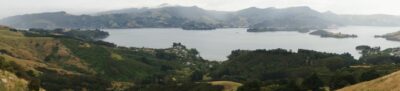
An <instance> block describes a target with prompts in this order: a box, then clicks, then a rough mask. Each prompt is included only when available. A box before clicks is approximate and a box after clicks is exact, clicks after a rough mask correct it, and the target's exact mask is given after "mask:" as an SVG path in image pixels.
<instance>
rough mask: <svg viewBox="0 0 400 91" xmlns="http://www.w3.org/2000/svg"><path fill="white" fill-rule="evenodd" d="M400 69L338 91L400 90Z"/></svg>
mask: <svg viewBox="0 0 400 91" xmlns="http://www.w3.org/2000/svg"><path fill="white" fill-rule="evenodd" d="M398 78H400V71H397V72H394V73H391V74H389V75H386V76H383V77H380V78H377V79H374V80H370V81H366V82H362V83H358V84H355V85H352V86H348V87H345V88H342V89H339V90H338V91H398V90H400V84H398V83H399V82H400V79H398Z"/></svg>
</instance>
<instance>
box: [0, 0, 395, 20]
mask: <svg viewBox="0 0 400 91" xmlns="http://www.w3.org/2000/svg"><path fill="white" fill-rule="evenodd" d="M161 4H169V5H180V6H198V7H200V8H204V9H208V10H219V11H236V10H240V9H245V8H248V7H258V8H268V7H276V8H285V7H293V6H309V7H311V8H312V9H315V10H317V11H320V12H325V11H331V12H334V13H338V14H391V15H400V5H399V4H400V0H0V12H1V13H0V18H4V17H8V16H13V15H21V14H29V13H40V12H55V11H66V12H68V13H71V14H90V13H95V12H100V11H107V10H115V9H123V8H140V7H158V6H159V5H161Z"/></svg>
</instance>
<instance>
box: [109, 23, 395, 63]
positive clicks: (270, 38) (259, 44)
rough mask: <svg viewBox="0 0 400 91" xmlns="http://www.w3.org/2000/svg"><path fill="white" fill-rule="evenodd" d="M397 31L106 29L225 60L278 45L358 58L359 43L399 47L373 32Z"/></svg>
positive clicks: (125, 41) (122, 37) (141, 42)
mask: <svg viewBox="0 0 400 91" xmlns="http://www.w3.org/2000/svg"><path fill="white" fill-rule="evenodd" d="M398 30H400V27H366V26H350V27H342V28H339V29H330V30H329V31H332V32H341V33H346V34H356V35H358V38H348V39H335V38H320V37H319V36H312V35H309V34H308V33H298V32H262V33H248V32H246V29H244V28H227V29H217V30H214V31H186V30H182V29H177V28H161V29H160V28H144V29H106V30H105V31H108V32H109V33H110V36H109V37H108V38H106V39H104V40H105V41H108V42H113V43H115V44H117V45H120V46H129V47H148V48H168V47H171V46H172V43H173V42H181V43H183V44H184V45H186V46H187V47H188V48H196V49H197V50H198V51H199V52H200V55H201V56H202V57H204V58H205V59H210V60H226V59H227V58H226V56H228V55H229V54H230V53H231V51H232V50H236V49H248V50H254V49H275V48H284V49H291V50H293V51H295V50H297V49H299V48H300V49H312V50H317V51H323V52H334V53H345V52H349V53H351V54H352V55H353V56H354V57H356V58H358V57H359V56H360V54H359V53H358V52H357V51H356V50H355V47H356V46H358V45H370V46H380V47H381V48H383V49H384V48H390V47H399V46H400V42H395V41H387V40H385V39H382V38H374V35H381V34H385V33H389V32H395V31H398Z"/></svg>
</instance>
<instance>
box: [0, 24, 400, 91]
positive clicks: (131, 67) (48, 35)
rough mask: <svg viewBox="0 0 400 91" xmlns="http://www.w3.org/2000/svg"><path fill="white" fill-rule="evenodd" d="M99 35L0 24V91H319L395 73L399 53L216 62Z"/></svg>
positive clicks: (182, 50)
mask: <svg viewBox="0 0 400 91" xmlns="http://www.w3.org/2000/svg"><path fill="white" fill-rule="evenodd" d="M105 36H107V33H106V32H102V31H99V30H85V31H84V30H63V29H55V30H43V29H30V30H15V29H10V28H8V27H0V90H6V91H25V90H27V89H29V90H33V91H38V90H47V91H61V90H73V91H82V90H83V91H86V90H88V91H309V90H313V91H321V90H336V89H339V88H343V87H346V86H350V85H353V84H357V83H360V82H364V81H369V80H372V79H376V78H378V77H381V76H384V75H387V74H389V73H392V72H395V71H398V70H399V69H400V66H399V65H398V64H399V63H400V58H399V55H400V54H399V53H400V51H399V50H400V49H399V48H390V49H385V50H380V48H375V47H369V46H359V47H357V49H358V50H360V52H361V53H362V54H363V56H362V57H361V58H360V59H359V60H356V59H354V58H353V57H352V56H351V55H350V54H347V53H345V54H335V53H324V52H317V51H313V50H305V49H299V50H297V52H293V51H291V50H285V49H273V50H263V49H260V50H234V51H232V53H231V55H229V56H228V60H226V61H223V62H213V61H208V60H204V59H202V58H201V57H200V56H199V55H198V54H199V53H198V51H197V50H196V49H188V48H186V47H185V46H184V45H182V44H180V43H173V45H172V47H171V48H165V49H152V48H135V47H129V48H128V47H121V46H117V45H114V44H112V43H108V42H103V41H97V38H104V37H105Z"/></svg>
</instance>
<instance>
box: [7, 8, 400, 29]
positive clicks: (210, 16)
mask: <svg viewBox="0 0 400 91" xmlns="http://www.w3.org/2000/svg"><path fill="white" fill-rule="evenodd" d="M0 24H3V25H8V26H12V27H17V28H180V27H186V28H187V27H188V26H187V25H190V26H189V28H188V29H196V28H190V27H192V26H194V27H196V26H200V27H201V28H204V29H208V28H210V29H213V28H227V27H229V28H233V27H246V28H270V27H296V28H297V27H313V28H327V27H335V26H345V25H363V26H400V16H392V15H337V14H335V13H332V12H323V13H322V12H318V11H315V10H313V9H311V8H309V7H290V8H283V9H277V8H265V9H261V8H255V7H251V8H247V9H243V10H239V11H235V12H224V11H213V10H205V9H202V8H199V7H196V6H193V7H183V6H168V7H160V8H129V9H121V10H112V11H105V12H98V13H96V14H93V15H72V14H68V13H66V12H48V13H37V14H26V15H18V16H12V17H7V18H4V19H2V20H0Z"/></svg>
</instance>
